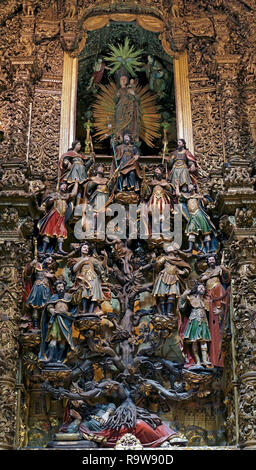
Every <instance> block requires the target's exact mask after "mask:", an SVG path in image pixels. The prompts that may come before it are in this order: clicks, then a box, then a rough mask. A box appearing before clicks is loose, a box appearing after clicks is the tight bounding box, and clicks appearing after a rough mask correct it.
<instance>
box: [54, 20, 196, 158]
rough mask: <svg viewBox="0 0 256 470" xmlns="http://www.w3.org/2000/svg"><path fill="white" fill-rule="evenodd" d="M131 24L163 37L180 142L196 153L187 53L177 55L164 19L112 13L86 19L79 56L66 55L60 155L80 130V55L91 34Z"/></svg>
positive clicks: (78, 50)
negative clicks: (114, 24)
mask: <svg viewBox="0 0 256 470" xmlns="http://www.w3.org/2000/svg"><path fill="white" fill-rule="evenodd" d="M111 20H112V21H123V22H131V21H136V22H137V24H138V25H139V26H141V27H142V28H144V29H146V30H149V31H152V32H157V33H160V34H161V35H160V38H161V41H162V46H163V49H164V50H165V52H166V53H167V54H169V55H171V56H172V57H173V65H174V80H175V99H176V119H177V138H183V139H185V140H186V142H187V145H188V148H189V149H190V150H191V151H192V152H193V151H194V144H193V133H192V115H191V104H190V91H189V79H188V60H187V52H186V51H185V52H179V53H177V52H174V51H172V50H171V48H170V46H169V43H168V41H167V39H166V36H165V32H164V23H163V22H162V20H161V19H159V18H156V17H155V16H151V15H143V14H130V13H112V14H102V15H98V16H92V17H89V18H86V19H85V20H84V23H83V31H84V35H83V39H82V40H81V41H80V44H79V47H78V49H77V50H76V52H75V54H74V53H73V54H69V53H67V52H64V67H63V82H62V104H61V128H60V146H59V147H60V155H62V154H63V153H64V152H65V151H66V150H67V148H69V147H70V145H71V143H72V141H73V140H74V139H75V128H76V94H77V78H78V54H79V52H80V51H81V50H82V49H83V48H84V46H85V44H86V38H87V31H94V30H96V29H101V28H103V27H104V26H107V25H108V24H109V22H110V21H111Z"/></svg>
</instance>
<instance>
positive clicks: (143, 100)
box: [92, 81, 161, 147]
mask: <svg viewBox="0 0 256 470" xmlns="http://www.w3.org/2000/svg"><path fill="white" fill-rule="evenodd" d="M118 90H119V89H118V88H117V86H116V84H115V82H113V81H111V82H110V83H109V84H107V85H102V84H101V85H100V90H99V95H98V98H97V100H96V102H95V103H94V105H93V106H92V111H93V119H94V128H95V129H96V133H95V134H94V137H96V139H97V140H99V141H102V140H105V139H106V138H108V137H109V134H110V128H111V129H113V133H114V134H115V133H116V127H117V125H116V122H115V116H116V103H115V97H116V94H117V92H118ZM135 93H136V95H137V98H138V107H139V111H140V132H139V137H140V139H141V140H143V141H144V142H145V143H146V144H147V145H148V146H149V147H153V146H154V140H155V139H156V138H158V137H161V132H160V125H161V122H160V121H161V115H160V110H159V107H158V106H157V104H156V95H155V94H153V93H152V92H151V91H150V89H149V86H148V85H146V86H141V85H136V87H135Z"/></svg>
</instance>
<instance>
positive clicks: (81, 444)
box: [47, 432, 98, 450]
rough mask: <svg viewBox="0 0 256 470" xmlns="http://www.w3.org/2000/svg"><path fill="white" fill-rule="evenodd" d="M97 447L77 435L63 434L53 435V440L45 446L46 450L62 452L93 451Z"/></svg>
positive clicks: (95, 444) (94, 443)
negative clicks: (60, 450)
mask: <svg viewBox="0 0 256 470" xmlns="http://www.w3.org/2000/svg"><path fill="white" fill-rule="evenodd" d="M97 447H98V445H97V443H96V442H93V441H91V440H86V439H83V438H82V436H81V434H79V433H63V432H59V433H56V434H55V440H54V441H51V442H49V443H48V444H47V448H48V449H64V450H72V449H74V450H83V449H95V448H97Z"/></svg>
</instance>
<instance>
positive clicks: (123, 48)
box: [104, 38, 143, 77]
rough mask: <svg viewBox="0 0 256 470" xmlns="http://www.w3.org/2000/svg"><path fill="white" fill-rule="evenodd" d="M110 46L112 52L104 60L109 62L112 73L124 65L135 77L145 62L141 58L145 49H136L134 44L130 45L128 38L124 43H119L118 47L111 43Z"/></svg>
mask: <svg viewBox="0 0 256 470" xmlns="http://www.w3.org/2000/svg"><path fill="white" fill-rule="evenodd" d="M109 48H110V50H111V53H110V55H109V56H107V57H104V60H105V61H106V62H109V68H110V72H109V73H110V75H112V74H114V73H115V72H117V71H118V70H119V69H120V68H121V67H122V68H123V67H124V68H125V69H126V71H127V72H128V73H129V74H130V75H131V76H132V77H135V74H136V72H137V71H138V70H139V69H140V67H141V66H142V65H143V62H140V60H139V59H140V57H141V55H142V53H143V50H142V49H139V50H135V48H134V46H133V45H130V41H129V39H128V38H126V39H125V41H124V45H121V44H119V45H118V46H117V47H116V46H114V45H113V44H110V46H109Z"/></svg>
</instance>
